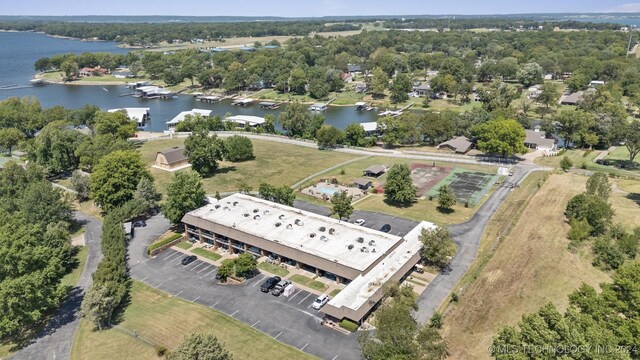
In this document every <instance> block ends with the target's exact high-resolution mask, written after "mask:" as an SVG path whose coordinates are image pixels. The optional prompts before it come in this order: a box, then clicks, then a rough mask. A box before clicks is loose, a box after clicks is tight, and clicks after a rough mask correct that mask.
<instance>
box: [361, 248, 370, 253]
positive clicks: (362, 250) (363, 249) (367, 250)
mask: <svg viewBox="0 0 640 360" xmlns="http://www.w3.org/2000/svg"><path fill="white" fill-rule="evenodd" d="M360 251H361V252H363V253H368V252H369V249H367V247H366V246H363V247H361V248H360Z"/></svg>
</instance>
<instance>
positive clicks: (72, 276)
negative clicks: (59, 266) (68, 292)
mask: <svg viewBox="0 0 640 360" xmlns="http://www.w3.org/2000/svg"><path fill="white" fill-rule="evenodd" d="M76 258H77V259H78V266H77V267H76V268H75V269H73V270H71V272H70V273H68V274H67V275H65V276H64V277H63V278H62V281H60V283H61V284H62V285H64V286H75V285H76V283H77V282H78V279H79V278H80V274H82V270H83V269H84V264H85V263H86V262H87V247H86V246H80V247H79V249H78V254H77V255H76Z"/></svg>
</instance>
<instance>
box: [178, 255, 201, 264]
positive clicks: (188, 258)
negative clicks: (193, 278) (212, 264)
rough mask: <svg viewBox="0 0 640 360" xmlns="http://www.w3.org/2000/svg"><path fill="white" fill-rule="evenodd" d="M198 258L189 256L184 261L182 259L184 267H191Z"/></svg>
mask: <svg viewBox="0 0 640 360" xmlns="http://www.w3.org/2000/svg"><path fill="white" fill-rule="evenodd" d="M197 258H198V257H197V256H195V255H189V256H185V257H184V259H182V261H181V263H182V265H189V264H191V263H192V262H194V261H196V259H197Z"/></svg>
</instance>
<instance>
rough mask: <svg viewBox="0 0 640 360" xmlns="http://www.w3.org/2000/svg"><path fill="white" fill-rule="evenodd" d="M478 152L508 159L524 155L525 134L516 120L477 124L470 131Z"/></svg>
mask: <svg viewBox="0 0 640 360" xmlns="http://www.w3.org/2000/svg"><path fill="white" fill-rule="evenodd" d="M471 133H472V134H473V136H474V137H475V138H476V140H477V143H476V146H477V148H478V149H479V150H480V151H484V152H487V153H493V154H499V155H502V156H505V157H510V156H513V155H515V154H524V153H526V152H527V148H526V147H525V146H524V139H525V132H524V128H522V125H520V124H519V123H518V122H517V121H516V120H511V119H496V120H491V121H489V122H486V123H482V124H478V125H476V126H474V127H473V128H472V129H471Z"/></svg>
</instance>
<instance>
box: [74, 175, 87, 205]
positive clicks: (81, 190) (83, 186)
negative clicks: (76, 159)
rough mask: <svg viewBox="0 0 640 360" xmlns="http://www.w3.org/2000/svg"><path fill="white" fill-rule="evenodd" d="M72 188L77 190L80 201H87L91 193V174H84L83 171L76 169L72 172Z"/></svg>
mask: <svg viewBox="0 0 640 360" xmlns="http://www.w3.org/2000/svg"><path fill="white" fill-rule="evenodd" d="M71 189H73V190H74V191H75V192H76V198H77V199H78V201H86V200H87V199H89V194H90V193H91V186H90V180H89V176H86V175H83V174H82V172H81V171H78V170H75V171H74V172H73V173H72V174H71Z"/></svg>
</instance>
